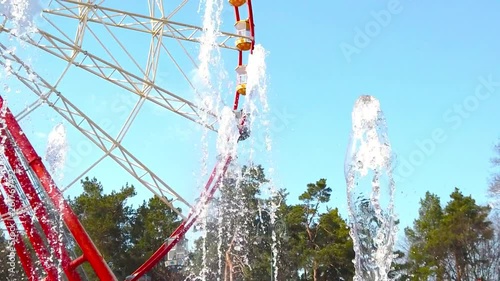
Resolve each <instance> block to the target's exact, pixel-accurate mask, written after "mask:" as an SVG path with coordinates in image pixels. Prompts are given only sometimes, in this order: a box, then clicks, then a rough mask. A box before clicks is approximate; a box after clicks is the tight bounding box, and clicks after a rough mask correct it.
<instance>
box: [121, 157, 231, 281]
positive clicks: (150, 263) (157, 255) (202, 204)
mask: <svg viewBox="0 0 500 281" xmlns="http://www.w3.org/2000/svg"><path fill="white" fill-rule="evenodd" d="M231 161H232V157H231V156H227V158H226V160H225V161H224V162H222V163H223V166H222V168H220V167H219V165H220V163H217V164H216V166H215V167H214V169H213V170H212V173H211V174H210V177H209V179H208V181H207V183H206V185H205V188H204V190H203V193H202V196H201V200H200V201H198V204H196V206H194V207H193V208H192V209H191V211H190V213H189V215H188V217H187V219H186V220H185V221H183V222H182V223H181V224H180V225H179V226H178V227H177V229H176V230H175V231H174V232H173V233H172V234H171V235H170V237H169V238H173V240H171V241H169V242H168V241H167V242H165V243H163V244H162V245H161V246H160V248H159V249H158V250H156V252H154V253H153V255H152V256H151V257H150V258H149V259H148V260H147V261H146V262H145V263H144V264H143V265H141V266H140V267H139V268H138V269H137V270H136V271H134V273H133V274H132V275H131V276H129V277H128V278H127V281H137V280H138V279H139V278H141V277H142V276H143V275H144V274H146V272H148V271H150V270H151V269H152V268H153V267H154V266H155V265H156V264H158V263H159V262H160V261H161V260H162V259H163V258H164V257H165V255H167V254H168V252H170V250H171V249H172V248H173V247H174V246H175V245H176V244H177V243H178V242H179V241H180V240H181V239H182V238H183V237H184V235H185V234H186V232H188V231H189V229H191V227H192V226H193V225H194V223H195V222H196V220H197V219H198V217H199V215H200V213H201V211H202V210H203V208H206V205H207V204H208V203H209V202H210V200H211V199H212V197H213V196H214V193H215V191H216V190H217V187H218V186H219V184H220V182H221V179H222V176H223V175H224V174H225V173H226V171H227V169H228V168H229V164H231ZM214 180H215V184H212V183H214Z"/></svg>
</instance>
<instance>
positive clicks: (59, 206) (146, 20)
mask: <svg viewBox="0 0 500 281" xmlns="http://www.w3.org/2000/svg"><path fill="white" fill-rule="evenodd" d="M177 1H178V2H180V3H177V4H176V5H170V6H171V7H170V8H168V9H167V8H166V7H167V6H168V5H166V4H167V3H165V4H164V3H163V2H167V1H163V0H145V1H144V2H147V9H143V10H141V9H135V6H134V5H137V4H126V3H124V2H123V1H117V0H108V1H104V0H100V1H99V0H86V1H84V0H80V1H77V0H52V1H50V3H49V6H48V7H47V8H46V9H44V10H43V13H42V17H43V19H44V26H41V27H39V28H38V30H37V31H36V32H32V33H27V34H23V35H18V33H17V32H16V30H15V28H16V27H15V26H14V24H13V23H12V22H10V21H9V20H8V19H7V17H6V16H4V20H3V21H2V22H0V33H3V34H8V35H9V36H11V37H16V36H17V37H18V38H17V39H18V40H20V41H22V42H25V43H27V44H29V45H31V46H33V47H34V48H36V49H38V50H39V51H41V52H42V53H44V54H47V55H49V56H47V57H48V58H50V59H54V60H58V61H59V62H61V63H63V64H64V65H65V68H64V69H63V71H62V73H61V75H60V76H59V77H57V79H55V81H51V79H49V78H44V75H43V74H42V73H41V72H40V71H39V70H37V69H34V68H33V67H32V66H30V65H29V64H28V63H26V62H25V61H24V60H23V58H22V57H20V56H18V55H17V54H16V52H14V51H13V50H12V49H11V48H9V46H8V44H7V43H5V42H1V41H0V53H1V55H0V65H1V66H2V67H3V68H6V69H8V70H9V73H10V74H11V75H13V76H14V77H16V78H17V80H18V81H19V82H20V83H21V84H22V85H24V86H25V88H26V89H27V90H28V91H29V92H32V93H33V94H34V95H35V96H34V97H36V99H35V101H34V102H33V103H32V104H31V105H30V106H28V107H26V109H24V110H22V111H21V112H19V113H17V114H16V115H13V113H11V111H10V110H9V109H7V108H3V109H4V110H3V111H2V114H1V115H2V118H3V121H4V123H5V126H3V128H1V130H0V131H1V136H2V138H3V140H4V141H3V142H2V143H3V146H4V151H5V152H4V154H5V157H4V158H5V159H3V162H4V165H3V166H4V169H3V170H4V172H3V175H1V176H2V186H3V187H4V190H5V191H4V193H3V194H4V195H5V196H4V195H2V193H1V192H0V215H1V217H2V220H3V221H4V224H5V225H6V227H7V229H8V231H9V234H11V235H14V237H15V236H16V235H19V233H20V232H19V229H18V228H23V229H24V230H25V232H26V233H31V234H30V236H29V237H28V238H29V242H30V243H31V246H32V248H33V249H34V251H35V254H36V257H37V258H38V260H39V262H40V264H41V265H42V266H43V274H42V275H43V276H45V278H46V279H44V280H58V279H57V278H58V276H57V268H62V271H63V272H64V274H65V277H66V278H67V279H68V280H70V281H72V280H81V279H82V275H81V274H80V273H79V272H80V271H79V270H81V269H79V266H80V265H81V264H83V263H84V262H88V263H89V264H90V265H91V266H92V268H93V269H94V271H95V273H96V275H97V276H98V277H99V278H100V279H101V280H116V277H115V276H114V275H113V273H112V272H111V270H110V269H109V267H108V266H107V264H106V262H105V261H104V259H103V258H102V256H101V255H100V254H99V251H98V249H96V248H95V246H94V244H93V243H92V241H91V239H90V237H88V235H87V234H86V232H85V230H84V229H83V226H82V225H81V224H80V222H79V221H78V218H77V217H76V216H75V214H74V213H73V211H72V210H71V208H70V207H69V205H68V204H67V203H66V201H65V200H64V198H63V195H62V191H63V190H61V189H59V188H57V187H56V186H55V183H54V181H53V180H52V178H51V175H50V174H49V172H48V171H47V169H46V168H45V166H44V164H43V163H42V161H41V159H40V157H39V156H38V154H37V153H36V151H35V150H34V148H33V147H32V146H31V144H30V142H29V140H28V139H27V137H26V135H25V134H24V133H23V132H22V129H21V127H20V125H19V121H20V120H22V119H23V118H25V117H27V116H29V115H31V114H32V113H33V112H34V111H35V110H36V109H37V108H38V107H40V106H42V105H44V106H49V107H50V108H52V109H53V110H54V111H55V112H57V113H58V114H59V115H60V116H61V117H63V118H64V119H65V120H66V121H67V122H68V123H69V124H71V125H72V126H73V127H75V128H76V129H77V130H78V131H79V132H81V134H82V135H83V136H85V137H86V138H87V139H88V140H90V141H91V142H92V143H93V144H95V146H96V147H97V148H99V149H100V150H101V151H102V153H103V154H102V157H100V158H99V159H98V160H97V161H95V162H94V163H92V164H91V165H90V166H89V167H88V169H86V170H85V171H84V172H83V173H82V174H81V175H80V176H79V177H76V178H75V179H74V181H73V182H72V183H71V184H73V183H75V182H77V181H78V180H79V179H80V178H81V177H82V176H83V175H85V174H86V173H88V171H90V170H91V169H92V168H94V167H95V166H97V165H98V164H99V163H100V162H102V161H103V160H104V159H112V160H113V161H114V162H116V163H117V164H118V165H119V166H120V167H121V168H123V170H125V171H126V172H128V173H129V174H130V175H131V176H132V177H133V178H135V179H136V180H137V181H138V182H139V183H141V184H142V185H143V186H144V187H145V188H147V189H149V190H150V191H151V192H152V193H153V194H154V195H155V196H158V197H159V198H160V199H161V200H162V201H163V202H164V203H165V204H167V205H168V206H169V207H170V208H171V209H172V210H173V211H174V212H176V213H177V214H178V215H179V216H180V217H181V218H182V219H183V222H182V223H181V225H180V226H179V228H178V229H177V230H176V231H175V232H174V233H173V234H172V235H171V236H170V237H165V240H166V242H165V244H164V245H162V247H161V248H160V249H158V251H157V252H156V253H155V254H154V255H153V256H152V257H151V258H150V259H149V260H148V261H147V262H146V263H145V264H144V265H143V266H141V267H140V268H139V269H137V270H136V271H135V272H134V273H133V274H131V276H130V277H129V278H128V279H127V280H130V281H135V280H138V279H139V278H140V277H141V276H143V275H144V274H145V273H146V272H148V271H149V270H151V269H152V268H153V267H154V266H155V265H156V264H157V263H158V262H160V261H161V260H162V258H163V257H164V256H165V255H166V254H167V253H168V252H169V251H170V249H172V248H173V247H174V246H175V245H176V243H178V242H179V241H180V240H181V239H182V238H183V237H184V235H185V233H186V232H187V231H188V230H189V229H190V228H191V226H192V225H193V224H194V223H195V221H196V219H197V218H198V216H199V214H200V212H201V210H202V209H203V208H204V207H205V205H206V204H207V203H208V201H209V200H210V199H211V197H212V196H213V194H214V192H215V191H216V189H217V187H218V185H219V182H220V179H221V177H222V176H223V174H224V173H225V171H226V169H227V167H228V166H229V164H230V162H231V160H232V159H231V157H229V156H227V157H225V158H224V157H223V158H222V159H221V160H220V163H217V165H216V167H215V168H214V170H213V172H212V173H211V174H210V177H209V179H208V182H207V184H206V186H205V189H204V191H203V193H202V194H201V196H200V198H199V199H198V200H197V203H196V205H194V206H192V205H191V204H190V203H189V202H188V200H185V199H184V198H182V197H181V196H180V195H179V192H178V191H176V189H175V188H173V187H171V186H170V185H169V184H167V180H166V179H163V178H161V177H159V176H158V175H157V174H155V172H154V171H152V169H150V168H148V166H147V165H146V164H145V163H143V162H142V161H141V160H140V159H139V158H140V155H135V154H134V153H132V152H130V150H128V149H127V148H126V147H125V146H124V142H123V140H124V139H125V137H126V136H127V135H128V133H129V131H130V128H131V125H132V124H133V122H134V121H135V120H136V117H137V115H138V114H139V112H140V111H141V110H143V108H144V107H145V106H144V105H145V104H147V103H150V104H152V105H154V106H156V107H158V108H160V109H162V110H166V111H170V112H172V113H174V114H175V115H177V116H180V117H182V118H184V119H186V120H189V121H191V122H194V123H197V124H200V125H201V126H204V127H205V128H207V129H209V130H212V131H214V132H217V129H218V116H217V114H216V113H215V112H209V111H207V110H204V109H202V108H200V107H198V106H196V105H195V103H193V102H192V101H189V100H188V98H187V97H186V96H185V94H184V95H183V94H181V93H180V92H176V91H175V90H172V89H169V86H170V85H160V83H157V79H158V77H157V76H158V73H159V65H160V63H159V62H160V60H161V58H165V56H166V58H167V59H169V60H170V62H171V63H172V67H173V68H175V70H176V71H177V72H178V74H179V76H180V77H182V78H183V79H184V80H185V82H186V84H187V85H189V87H190V88H191V90H192V91H193V92H196V90H197V89H196V86H195V83H194V82H193V81H192V78H191V77H190V74H189V72H188V70H187V69H186V67H185V64H189V65H190V67H189V68H191V69H193V68H196V67H197V63H196V59H195V58H193V49H192V48H193V47H192V46H193V45H195V46H196V44H198V43H201V42H200V40H201V39H200V38H201V36H202V34H203V28H202V27H201V26H197V25H193V24H187V23H185V22H184V20H186V19H185V18H183V17H182V14H183V12H184V15H186V13H185V10H186V9H187V7H188V6H189V5H190V2H191V1H187V0H183V1H180V0H177ZM168 2H169V3H170V2H173V1H168ZM229 3H230V4H231V5H232V6H233V7H234V13H235V18H236V25H235V26H236V31H235V32H219V33H218V37H217V39H216V45H218V47H219V48H222V49H226V50H228V51H230V52H234V54H235V57H236V58H237V61H238V64H237V66H238V67H237V72H238V81H237V90H236V92H235V98H234V103H233V104H234V106H233V109H234V110H235V111H236V110H238V101H239V97H240V96H241V95H245V94H246V92H245V86H246V82H245V79H246V71H245V65H244V64H243V61H244V56H243V53H244V52H247V51H249V52H251V51H252V50H253V46H254V44H255V40H254V38H255V36H254V22H253V13H252V5H251V1H250V0H230V1H229ZM123 6H127V7H124V8H121V7H123ZM130 6H134V7H130ZM245 6H246V7H247V8H248V12H246V13H247V15H248V17H247V18H246V19H241V18H240V11H242V12H244V11H243V10H242V7H245ZM194 13H195V11H189V12H188V13H187V15H189V14H191V18H192V16H193V14H194ZM0 16H2V15H0ZM0 19H1V17H0ZM131 33H134V34H142V35H143V36H146V37H145V38H147V40H148V41H147V42H146V43H147V44H148V48H147V54H143V55H144V56H145V57H143V58H140V59H139V58H137V56H136V54H135V53H134V52H132V51H130V50H131V49H133V48H134V45H130V42H124V41H123V37H120V36H123V34H125V35H126V34H131ZM88 42H91V43H88ZM173 45H175V46H176V51H174V50H173V48H172V46H173ZM178 52H181V53H182V55H183V59H182V62H181V60H180V59H179V57H180V54H179V53H178ZM118 53H120V55H117V54H118ZM118 57H120V58H118ZM124 58H126V61H125V62H124ZM75 69H76V70H77V71H80V72H83V73H86V75H91V76H93V77H95V78H98V79H100V80H101V81H105V82H106V83H109V84H112V85H115V86H118V87H119V88H121V89H123V90H124V92H128V93H129V94H130V95H134V96H135V97H137V102H136V103H135V105H134V107H133V109H132V110H131V112H130V114H129V115H128V117H127V118H126V120H125V122H124V123H123V126H122V127H121V130H120V131H119V133H118V134H117V135H112V133H110V132H108V131H107V130H106V129H105V128H103V126H102V125H100V124H99V123H98V122H96V121H95V120H94V119H92V118H91V117H90V116H89V115H88V114H87V113H86V111H85V110H84V109H82V108H80V107H79V106H78V105H76V103H75V102H72V100H73V99H74V97H73V96H72V93H71V92H70V91H69V92H68V91H64V89H61V86H60V84H61V81H64V79H65V77H66V76H67V73H68V72H70V71H73V70H75ZM104 94H106V93H103V95H104ZM0 103H1V104H2V105H3V106H4V101H3V99H1V98H0ZM244 123H245V116H242V117H241V119H240V128H244ZM71 184H70V185H71ZM4 197H9V198H4ZM8 202H14V203H13V205H8V204H7V203H8ZM180 209H183V210H190V211H189V212H188V213H187V214H186V213H183V212H181V211H180ZM50 210H56V211H57V214H58V215H60V216H61V217H62V219H63V221H64V223H65V225H66V228H67V230H68V233H67V234H68V235H69V236H70V238H71V239H72V240H73V241H74V243H76V244H77V245H78V246H79V249H80V250H81V251H82V252H83V254H82V255H81V256H79V257H71V256H72V255H71V254H70V253H68V252H67V250H66V249H61V250H60V251H58V252H57V253H56V254H55V255H56V260H57V262H53V261H52V262H51V259H50V258H49V256H50V254H49V252H50V249H51V248H52V249H54V247H56V246H57V245H56V244H57V241H58V240H57V239H56V236H57V235H56V233H54V230H53V227H51V223H52V222H51V219H50V218H51V216H55V215H57V214H51V212H50ZM33 218H36V220H33ZM30 221H37V223H38V224H39V225H34V224H33V223H32V222H30ZM167 238H168V239H167ZM14 240H15V241H16V243H15V248H16V251H17V253H18V255H19V257H20V260H21V262H22V265H23V268H24V269H25V271H26V273H27V275H28V276H29V278H30V280H42V277H40V276H41V275H40V272H37V273H35V269H34V268H33V264H34V262H33V260H32V255H30V254H27V247H28V246H27V245H25V244H24V241H22V240H19V239H18V240H16V239H14Z"/></svg>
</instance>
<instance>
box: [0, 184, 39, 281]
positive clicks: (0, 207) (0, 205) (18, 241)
mask: <svg viewBox="0 0 500 281" xmlns="http://www.w3.org/2000/svg"><path fill="white" fill-rule="evenodd" d="M0 217H2V218H4V219H3V222H4V223H5V227H6V228H7V232H8V233H9V236H10V237H11V239H13V242H14V248H15V249H16V253H17V256H18V257H19V260H20V261H21V265H22V267H23V269H24V272H26V275H27V276H28V280H30V281H38V280H40V278H38V277H37V276H36V275H35V274H30V273H32V272H35V268H34V266H33V261H32V260H31V256H30V255H29V251H28V249H27V248H26V245H25V244H24V242H23V240H22V238H21V233H20V232H19V229H18V228H17V226H16V223H15V222H14V219H13V218H12V217H11V216H10V214H9V206H8V205H7V204H6V203H5V200H4V197H3V195H2V193H0ZM2 262H3V263H7V262H8V261H2ZM14 262H15V260H14ZM9 266H11V265H9ZM12 268H14V267H12Z"/></svg>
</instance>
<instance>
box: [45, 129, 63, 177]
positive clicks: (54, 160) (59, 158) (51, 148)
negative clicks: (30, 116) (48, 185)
mask: <svg viewBox="0 0 500 281" xmlns="http://www.w3.org/2000/svg"><path fill="white" fill-rule="evenodd" d="M67 152H68V143H67V140H66V128H65V127H64V125H63V124H57V125H56V126H54V128H53V129H52V131H51V132H50V133H49V136H48V138H47V149H46V151H45V160H46V161H47V163H48V164H49V170H50V172H51V174H52V176H53V177H55V178H56V180H59V181H60V180H62V178H63V177H64V171H63V168H64V164H65V162H66V154H67Z"/></svg>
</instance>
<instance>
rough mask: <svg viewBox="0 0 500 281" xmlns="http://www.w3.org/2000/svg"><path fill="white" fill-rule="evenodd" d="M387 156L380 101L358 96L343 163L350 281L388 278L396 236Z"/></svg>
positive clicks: (388, 158)
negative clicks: (353, 273)
mask: <svg viewBox="0 0 500 281" xmlns="http://www.w3.org/2000/svg"><path fill="white" fill-rule="evenodd" d="M392 158H393V154H392V150H391V144H390V143H389V139H388V134H387V127H386V124H385V119H384V115H383V113H382V110H381V109H380V102H379V101H378V100H377V99H376V98H374V97H372V96H367V95H365V96H361V97H360V98H359V99H358V100H357V101H356V103H355V105H354V109H353V111H352V132H351V139H350V143H349V147H348V151H347V155H346V160H345V178H346V183H347V202H348V208H349V210H348V211H349V218H350V224H351V231H350V234H351V237H352V240H353V243H354V251H355V253H356V257H355V260H354V265H355V270H356V276H355V278H354V280H355V281H385V280H389V279H388V273H389V271H390V269H391V263H392V260H393V247H394V240H395V238H396V232H397V227H396V217H395V214H394V202H393V201H394V190H395V186H394V180H393V177H392V164H393V163H392Z"/></svg>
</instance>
